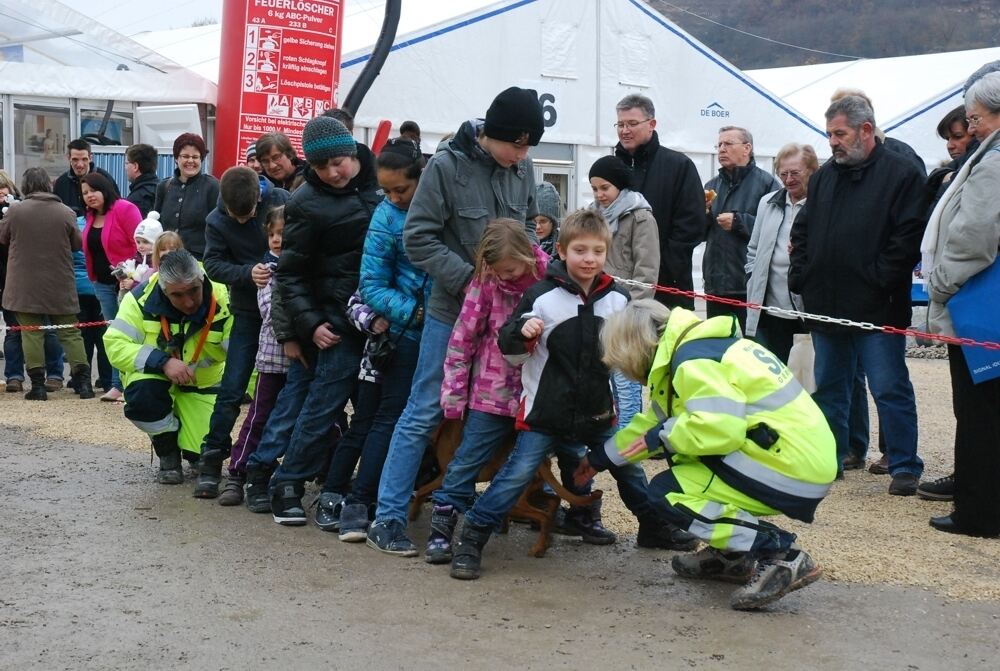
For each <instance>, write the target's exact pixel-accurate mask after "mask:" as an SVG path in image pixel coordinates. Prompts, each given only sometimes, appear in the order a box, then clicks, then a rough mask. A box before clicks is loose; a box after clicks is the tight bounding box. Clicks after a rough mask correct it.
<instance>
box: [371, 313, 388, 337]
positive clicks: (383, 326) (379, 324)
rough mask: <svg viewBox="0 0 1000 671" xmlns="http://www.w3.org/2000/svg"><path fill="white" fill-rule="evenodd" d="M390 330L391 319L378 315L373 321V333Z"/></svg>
mask: <svg viewBox="0 0 1000 671" xmlns="http://www.w3.org/2000/svg"><path fill="white" fill-rule="evenodd" d="M388 330H389V320H388V319H386V318H385V317H376V318H375V321H373V322H372V333H374V334H375V335H378V334H380V333H385V332H386V331H388Z"/></svg>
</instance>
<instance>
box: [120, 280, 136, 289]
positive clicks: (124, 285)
mask: <svg viewBox="0 0 1000 671" xmlns="http://www.w3.org/2000/svg"><path fill="white" fill-rule="evenodd" d="M134 286H135V280H133V279H131V278H128V277H126V278H125V279H124V280H122V281H121V288H122V289H124V290H125V291H132V287H134Z"/></svg>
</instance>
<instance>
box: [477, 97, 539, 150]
mask: <svg viewBox="0 0 1000 671" xmlns="http://www.w3.org/2000/svg"><path fill="white" fill-rule="evenodd" d="M544 132H545V120H544V116H543V114H542V104H541V103H540V102H538V93H537V92H536V91H535V90H534V89H520V88H518V87H516V86H511V87H510V88H509V89H507V90H506V91H503V92H501V93H500V95H498V96H497V97H496V98H494V99H493V104H491V105H490V108H489V109H488V110H486V125H485V127H484V128H483V133H485V134H486V137H490V138H493V139H494V140H501V141H503V142H519V141H521V140H522V138H523V137H524V136H525V135H527V143H528V144H529V145H531V146H532V147H534V146H535V145H537V144H538V142H539V141H540V140H541V139H542V133H544Z"/></svg>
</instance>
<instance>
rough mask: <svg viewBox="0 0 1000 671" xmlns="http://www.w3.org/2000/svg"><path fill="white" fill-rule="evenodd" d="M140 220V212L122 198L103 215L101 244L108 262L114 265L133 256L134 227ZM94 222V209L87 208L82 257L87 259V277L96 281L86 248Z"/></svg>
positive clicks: (91, 260)
mask: <svg viewBox="0 0 1000 671" xmlns="http://www.w3.org/2000/svg"><path fill="white" fill-rule="evenodd" d="M140 221H142V214H140V213H139V208H137V207H136V206H135V205H133V204H132V203H130V202H128V201H127V200H125V199H124V198H119V199H118V200H116V201H115V204H114V205H112V206H111V207H110V208H109V209H108V211H107V212H106V213H105V215H104V228H102V229H101V244H102V245H104V253H105V254H107V255H108V263H110V264H111V265H112V266H116V265H118V264H119V263H121V262H122V261H127V260H128V259H131V258H132V257H133V256H135V237H134V236H135V229H136V227H137V226H138V225H139V222H140ZM93 223H94V211H93V210H90V209H88V210H87V224H86V225H85V226H84V227H83V257H84V259H85V260H86V261H87V277H89V278H90V281H91V282H93V281H96V280H97V275H96V273H95V272H94V260H93V259H92V258H91V257H90V250H89V249H88V248H87V235H88V234H89V233H90V227H91V226H92V225H93Z"/></svg>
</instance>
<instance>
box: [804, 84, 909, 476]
mask: <svg viewBox="0 0 1000 671" xmlns="http://www.w3.org/2000/svg"><path fill="white" fill-rule="evenodd" d="M826 131H827V136H828V137H829V142H830V149H831V150H832V152H833V160H831V161H828V162H827V163H826V164H825V165H823V166H822V167H821V168H820V169H819V170H818V171H817V172H816V174H815V175H813V176H812V178H811V179H810V180H809V189H808V192H807V194H808V197H807V198H806V204H805V206H804V207H803V208H802V210H801V211H800V212H799V214H798V216H797V217H796V219H795V223H794V225H793V226H792V233H791V244H792V253H791V268H790V270H789V274H788V288H789V289H790V290H791V291H793V292H795V293H797V294H800V295H801V296H802V300H803V303H804V307H805V310H806V311H807V312H812V313H816V314H821V315H827V316H830V317H837V318H847V319H851V320H853V321H858V322H870V323H872V324H877V325H888V326H895V327H899V328H906V327H908V326H909V325H910V318H911V311H910V285H911V283H912V271H913V267H914V266H915V265H916V263H917V260H918V259H919V257H920V239H921V236H922V235H923V230H924V223H925V219H924V216H925V211H924V208H925V200H924V193H923V185H924V175H923V174H922V173H921V172H920V170H919V169H917V167H916V166H915V165H913V163H912V162H911V161H909V160H907V159H906V158H905V157H903V156H900V155H899V154H897V153H895V152H892V151H888V150H887V149H886V148H885V147H884V146H883V144H882V142H881V141H880V140H879V139H878V138H877V136H876V134H875V119H874V114H873V113H872V108H871V106H870V105H869V104H868V103H867V102H866V101H865V100H864V98H861V97H859V96H845V97H843V98H841V99H839V100H837V101H835V102H833V103H832V104H831V105H830V107H829V108H828V109H827V111H826ZM811 328H812V329H813V346H814V347H815V350H816V365H815V372H816V387H817V388H816V393H815V394H814V395H813V398H814V399H815V400H816V402H817V403H818V404H819V406H820V408H821V409H822V410H823V413H824V414H825V415H826V418H827V421H828V422H829V423H830V428H831V429H833V435H834V437H835V438H836V440H837V457H838V462H843V460H844V457H845V456H846V455H847V452H848V411H849V407H850V397H851V390H852V387H853V376H854V372H855V370H856V369H857V367H858V363H859V362H860V365H861V367H862V368H863V369H864V371H865V372H866V373H867V374H868V383H869V387H870V390H871V393H872V396H873V397H874V398H875V405H876V406H877V407H878V416H879V423H880V426H879V429H880V431H879V432H880V433H881V434H883V435H884V436H885V442H886V455H887V456H888V462H889V473H890V475H892V482H891V483H890V485H889V493H890V494H894V495H897V496H909V495H912V494H914V493H915V492H916V489H917V483H918V482H919V479H920V475H921V474H922V473H923V461H921V459H920V457H919V456H918V455H917V408H916V402H915V399H914V395H913V386H912V385H911V384H910V375H909V372H908V370H907V368H906V360H905V348H906V340H905V339H904V338H902V337H900V336H896V335H889V334H886V333H882V332H880V331H862V330H859V329H856V328H849V327H843V326H838V325H832V324H828V323H823V322H816V323H813V324H811ZM838 468H841V466H838Z"/></svg>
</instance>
